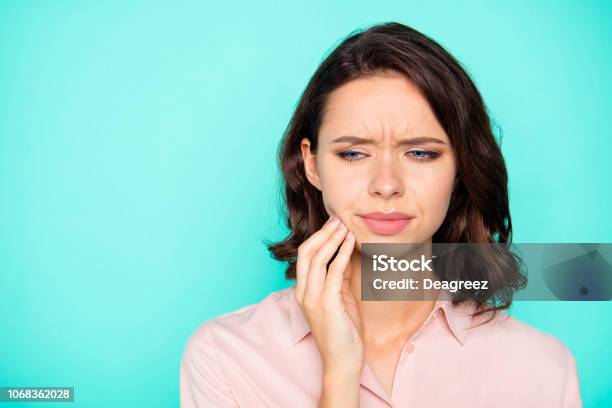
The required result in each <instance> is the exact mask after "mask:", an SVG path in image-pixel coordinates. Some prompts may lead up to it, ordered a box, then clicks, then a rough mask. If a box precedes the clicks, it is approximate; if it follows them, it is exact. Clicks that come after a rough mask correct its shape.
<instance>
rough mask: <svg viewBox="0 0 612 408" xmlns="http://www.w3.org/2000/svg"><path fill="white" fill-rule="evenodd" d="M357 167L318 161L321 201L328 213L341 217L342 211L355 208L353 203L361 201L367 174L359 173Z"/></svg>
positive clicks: (365, 187)
mask: <svg viewBox="0 0 612 408" xmlns="http://www.w3.org/2000/svg"><path fill="white" fill-rule="evenodd" d="M356 170H357V169H350V168H347V167H346V166H342V165H338V164H337V163H333V162H330V161H326V162H324V163H320V165H319V177H320V180H321V190H322V196H323V203H324V204H325V208H326V209H327V211H328V213H330V214H337V215H339V216H340V218H341V219H345V218H344V217H343V215H344V213H350V212H351V211H353V210H355V208H354V205H355V203H360V202H363V195H364V192H367V180H368V177H367V175H364V174H359V173H357V171H356Z"/></svg>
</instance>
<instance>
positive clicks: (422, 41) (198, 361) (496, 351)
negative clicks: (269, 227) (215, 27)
mask: <svg viewBox="0 0 612 408" xmlns="http://www.w3.org/2000/svg"><path fill="white" fill-rule="evenodd" d="M280 165H281V169H282V172H283V175H284V182H285V186H284V187H285V199H286V205H287V208H288V216H287V222H288V226H289V229H290V234H289V236H288V237H287V238H286V239H285V240H284V241H282V242H280V243H277V244H271V245H270V246H269V248H270V250H271V252H272V253H273V255H274V256H275V257H276V259H278V260H281V261H286V262H287V264H288V267H287V270H286V277H287V278H288V279H296V284H295V285H294V286H292V287H290V288H288V289H284V290H281V291H277V292H273V293H271V294H270V295H268V296H267V297H266V298H265V299H263V300H262V301H261V302H260V303H258V304H253V305H248V306H245V307H243V308H241V309H239V310H236V311H234V312H231V313H228V314H225V315H222V316H218V317H217V318H215V319H212V320H210V321H208V322H206V323H205V324H203V325H202V326H200V327H199V328H198V329H197V330H196V331H195V333H194V334H193V335H192V336H191V338H190V340H189V342H188V343H187V345H186V347H185V351H184V355H183V361H182V365H181V406H183V407H211V406H215V407H217V406H218V407H238V406H240V407H289V406H290V407H315V406H319V407H359V406H361V407H448V406H465V407H484V406H487V407H489V406H495V407H579V406H581V401H580V392H579V385H578V379H577V372H576V365H575V360H574V358H573V356H572V354H571V353H570V351H569V350H568V349H567V347H566V346H565V345H563V344H562V343H561V342H560V341H559V340H557V339H555V338H554V337H552V336H550V335H548V334H545V333H543V332H541V331H539V330H537V329H535V328H533V327H531V326H529V325H527V324H525V323H522V322H520V321H518V320H516V319H514V318H512V317H509V316H508V315H506V314H501V313H498V311H499V310H501V309H505V308H507V307H508V306H510V304H511V301H512V292H513V290H514V289H516V288H519V287H521V286H522V285H523V284H524V281H523V279H524V277H523V276H522V275H521V273H520V271H519V269H518V268H516V267H514V266H513V265H510V266H508V264H507V263H505V264H504V265H505V266H503V267H502V268H491V270H490V271H489V272H487V273H488V276H487V278H488V280H489V281H490V282H491V285H492V287H490V288H489V290H488V291H486V292H485V293H483V292H482V291H480V292H478V291H477V292H473V291H459V292H458V293H455V294H452V296H451V293H449V292H448V291H442V292H440V295H439V297H438V298H436V299H432V300H422V301H392V302H391V301H374V302H366V301H362V300H361V295H360V294H361V283H360V282H361V281H360V274H361V265H360V262H361V260H360V249H361V248H362V244H363V243H368V242H377V243H394V242H396V243H409V242H413V243H437V242H455V243H462V242H463V243H509V242H510V241H511V233H512V224H511V218H510V213H509V206H508V192H507V173H506V168H505V164H504V160H503V157H502V154H501V151H500V149H499V147H498V145H497V143H496V141H495V138H494V136H493V134H492V132H491V124H490V119H489V117H488V115H487V113H486V109H485V106H484V103H483V101H482V98H481V96H480V94H479V92H478V90H477V89H476V87H475V85H474V84H473V82H472V80H471V79H470V77H469V75H468V74H467V73H466V72H465V71H464V70H463V69H462V68H461V66H460V64H459V63H458V62H457V61H456V60H455V59H454V58H453V57H452V56H451V55H449V54H448V53H447V52H446V51H445V50H444V49H443V48H442V47H441V46H440V45H439V44H437V43H436V42H434V41H433V40H431V39H430V38H428V37H426V36H425V35H423V34H421V33H419V32H417V31H415V30H413V29H411V28H409V27H406V26H404V25H401V24H398V23H388V24H383V25H378V26H374V27H371V28H370V29H368V30H366V31H364V32H358V33H355V34H353V35H351V36H349V37H348V38H346V39H345V40H344V41H343V42H342V43H341V44H340V45H339V46H338V47H337V48H336V49H335V50H334V51H333V52H332V53H331V54H330V55H329V56H328V57H327V58H326V59H325V60H324V61H323V63H322V64H321V66H320V67H319V68H318V69H317V71H316V72H315V74H314V75H313V77H312V78H311V80H310V82H309V84H308V85H307V87H306V90H305V91H304V93H303V95H302V97H301V99H300V101H299V103H298V105H297V108H296V110H295V113H294V115H293V117H292V119H291V122H290V124H289V126H288V128H287V131H286V134H285V137H284V139H283V141H282V145H281V149H280Z"/></svg>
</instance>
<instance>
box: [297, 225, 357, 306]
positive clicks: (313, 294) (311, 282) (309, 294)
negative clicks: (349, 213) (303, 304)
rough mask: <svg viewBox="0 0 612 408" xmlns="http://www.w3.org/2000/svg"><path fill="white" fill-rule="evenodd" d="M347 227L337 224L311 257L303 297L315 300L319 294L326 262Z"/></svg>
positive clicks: (336, 247)
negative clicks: (335, 228)
mask: <svg viewBox="0 0 612 408" xmlns="http://www.w3.org/2000/svg"><path fill="white" fill-rule="evenodd" d="M347 232H348V229H347V228H346V225H344V224H342V223H341V224H339V225H338V229H337V230H336V231H334V233H333V234H332V235H331V236H330V237H329V239H328V240H327V242H325V243H324V244H323V245H322V246H321V248H319V250H318V251H317V253H316V254H315V255H314V256H313V257H312V259H311V261H310V268H309V269H308V277H307V284H306V291H305V293H304V297H305V299H310V301H315V299H318V298H319V297H320V296H321V292H322V290H323V285H324V283H325V277H326V275H327V264H328V263H329V260H330V259H331V257H332V255H333V254H334V253H335V252H336V250H337V249H338V247H339V246H340V243H341V242H342V240H343V239H344V237H345V236H346V233H347Z"/></svg>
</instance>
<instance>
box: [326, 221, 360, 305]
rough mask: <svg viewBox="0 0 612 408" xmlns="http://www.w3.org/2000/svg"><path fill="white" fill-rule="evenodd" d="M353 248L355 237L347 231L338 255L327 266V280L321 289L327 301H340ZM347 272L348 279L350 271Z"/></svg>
mask: <svg viewBox="0 0 612 408" xmlns="http://www.w3.org/2000/svg"><path fill="white" fill-rule="evenodd" d="M354 247H355V236H354V235H353V233H352V232H351V231H349V232H348V234H346V237H345V238H344V242H342V245H341V246H340V250H339V251H338V255H336V258H335V259H334V261H333V262H332V263H331V265H330V266H329V272H328V273H327V279H326V280H325V287H324V289H323V296H324V297H325V298H326V299H327V300H328V301H339V300H341V294H342V282H343V281H344V272H345V271H346V268H347V266H348V264H349V261H350V259H351V255H352V254H353V249H354ZM348 272H349V274H348V276H349V277H350V271H348Z"/></svg>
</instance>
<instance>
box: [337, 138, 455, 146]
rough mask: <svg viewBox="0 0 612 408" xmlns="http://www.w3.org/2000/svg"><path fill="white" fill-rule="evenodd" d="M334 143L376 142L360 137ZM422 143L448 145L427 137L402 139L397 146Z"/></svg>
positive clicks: (342, 139)
mask: <svg viewBox="0 0 612 408" xmlns="http://www.w3.org/2000/svg"><path fill="white" fill-rule="evenodd" d="M332 143H350V144H354V145H355V144H374V140H372V139H366V138H363V137H358V136H340V137H339V138H337V139H334V140H333V141H332ZM421 143H439V144H446V142H445V141H443V140H441V139H437V138H435V137H427V136H421V137H411V138H409V139H400V140H398V141H397V144H398V145H399V146H403V145H409V146H411V145H416V144H421Z"/></svg>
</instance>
